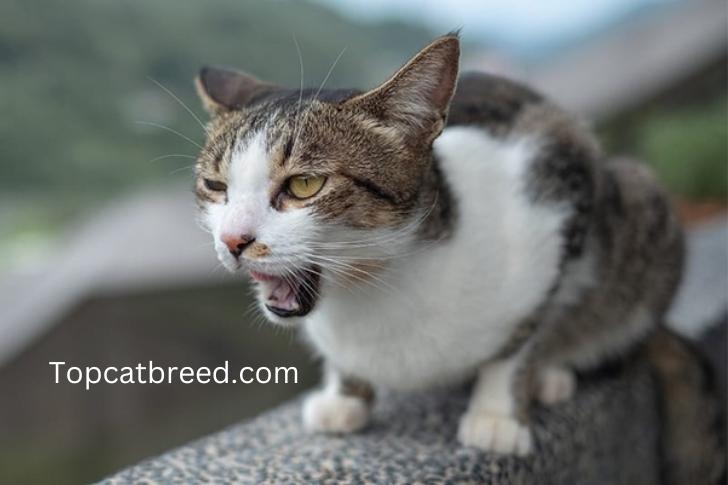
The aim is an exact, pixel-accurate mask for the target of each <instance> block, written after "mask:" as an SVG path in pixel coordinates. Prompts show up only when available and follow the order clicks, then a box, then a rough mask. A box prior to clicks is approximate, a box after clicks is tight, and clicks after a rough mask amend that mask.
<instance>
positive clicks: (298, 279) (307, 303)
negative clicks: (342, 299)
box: [250, 266, 321, 318]
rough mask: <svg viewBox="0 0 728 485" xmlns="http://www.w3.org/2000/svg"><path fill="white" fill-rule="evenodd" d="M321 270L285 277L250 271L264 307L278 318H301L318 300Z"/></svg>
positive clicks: (317, 268) (303, 271)
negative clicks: (256, 283) (260, 291)
mask: <svg viewBox="0 0 728 485" xmlns="http://www.w3.org/2000/svg"><path fill="white" fill-rule="evenodd" d="M320 273H321V269H320V268H319V267H317V266H315V267H311V268H309V269H306V270H301V271H297V272H295V273H291V274H289V275H286V276H277V275H270V274H265V273H260V272H258V271H251V272H250V277H251V278H253V280H255V281H256V282H258V284H259V285H260V288H261V290H262V296H263V302H264V304H265V307H266V308H267V309H268V310H269V311H271V312H272V313H274V314H276V315H278V316H279V317H283V318H285V317H302V316H304V315H307V314H308V313H309V312H310V311H311V310H313V307H314V305H315V304H316V301H317V300H318V290H319V281H320V278H321V277H320Z"/></svg>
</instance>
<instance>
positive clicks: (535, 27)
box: [316, 0, 680, 58]
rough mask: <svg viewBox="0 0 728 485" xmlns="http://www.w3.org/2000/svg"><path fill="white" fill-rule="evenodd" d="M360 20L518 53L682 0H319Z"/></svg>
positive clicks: (535, 51)
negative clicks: (390, 21) (455, 33)
mask: <svg viewBox="0 0 728 485" xmlns="http://www.w3.org/2000/svg"><path fill="white" fill-rule="evenodd" d="M316 1H318V2H319V3H322V4H327V5H329V6H331V7H333V8H335V9H336V10H339V11H340V12H342V13H343V14H345V15H347V16H349V17H352V18H355V19H359V20H378V19H383V18H399V19H407V20H413V21H419V22H422V23H424V24H426V25H427V26H429V27H431V28H433V30H435V31H436V32H442V33H446V32H448V31H450V30H453V29H459V28H462V29H463V30H462V35H463V37H464V39H465V40H472V41H476V42H477V41H481V42H487V43H489V44H491V45H496V46H498V47H500V48H503V49H504V50H506V51H510V53H511V54H514V55H516V56H520V57H526V58H527V57H529V56H538V55H540V54H542V53H545V52H547V51H549V49H551V48H552V47H556V46H561V45H564V44H568V43H570V42H577V41H578V40H580V39H582V38H584V36H586V35H589V34H590V33H592V32H596V31H598V30H600V29H602V28H604V27H605V26H607V25H609V24H611V23H613V22H614V21H615V20H617V19H620V18H622V17H623V16H624V15H625V14H627V13H629V12H632V11H634V10H636V9H639V8H642V7H657V6H664V5H668V4H675V3H680V0H316Z"/></svg>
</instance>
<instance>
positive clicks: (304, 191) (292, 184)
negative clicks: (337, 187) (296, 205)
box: [286, 174, 326, 199]
mask: <svg viewBox="0 0 728 485" xmlns="http://www.w3.org/2000/svg"><path fill="white" fill-rule="evenodd" d="M324 182H326V177H325V176H324V175H315V174H308V175H294V176H293V177H291V178H289V179H288V186H287V187H286V189H287V191H288V194H289V195H291V196H292V197H295V198H297V199H308V198H309V197H313V196H314V195H316V194H318V193H319V191H320V190H321V187H323V186H324Z"/></svg>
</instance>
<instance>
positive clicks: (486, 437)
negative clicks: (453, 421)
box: [458, 411, 531, 456]
mask: <svg viewBox="0 0 728 485" xmlns="http://www.w3.org/2000/svg"><path fill="white" fill-rule="evenodd" d="M458 440H460V442H461V443H462V444H464V445H466V446H474V447H475V448H479V449H481V450H483V451H493V452H496V453H504V454H510V455H512V454H516V455H519V456H525V455H527V454H528V453H529V452H530V451H531V431H530V430H529V429H528V426H524V425H523V424H521V423H519V422H518V421H516V420H515V419H514V418H512V417H510V416H498V415H495V414H490V413H487V412H472V411H471V412H467V413H465V414H464V415H463V417H462V418H460V426H459V427H458Z"/></svg>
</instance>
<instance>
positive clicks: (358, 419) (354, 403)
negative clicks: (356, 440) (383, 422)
mask: <svg viewBox="0 0 728 485" xmlns="http://www.w3.org/2000/svg"><path fill="white" fill-rule="evenodd" d="M368 420H369V405H368V404H367V403H366V402H365V401H364V400H363V399H361V398H358V397H354V396H343V395H341V394H332V393H327V392H325V391H318V392H314V393H312V394H311V395H310V396H308V397H307V398H306V401H305V402H304V403H303V425H304V426H305V427H306V429H307V430H309V431H313V432H319V433H353V432H355V431H359V430H360V429H362V428H363V427H364V425H366V424H367V421H368Z"/></svg>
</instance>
